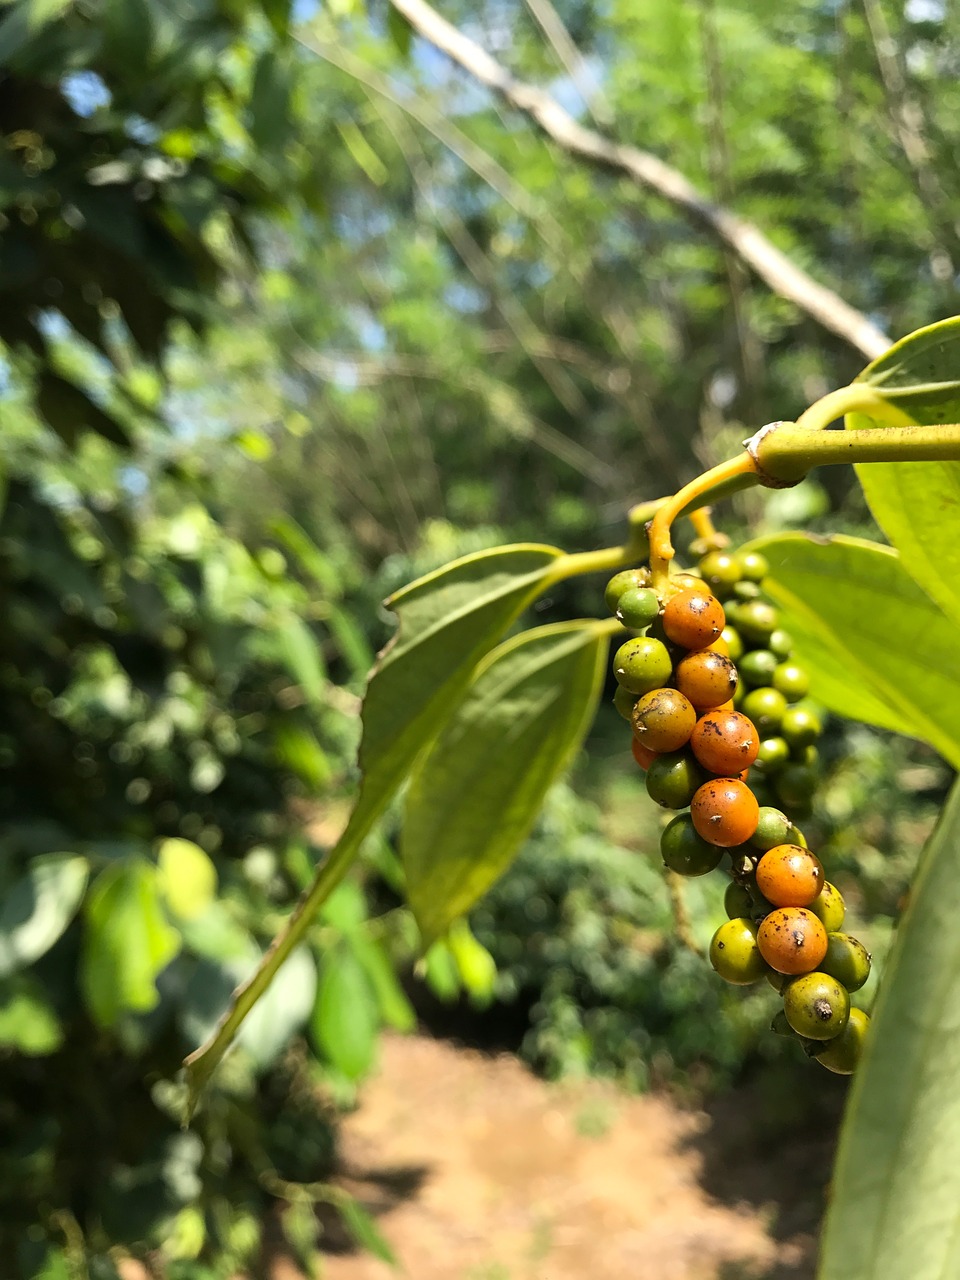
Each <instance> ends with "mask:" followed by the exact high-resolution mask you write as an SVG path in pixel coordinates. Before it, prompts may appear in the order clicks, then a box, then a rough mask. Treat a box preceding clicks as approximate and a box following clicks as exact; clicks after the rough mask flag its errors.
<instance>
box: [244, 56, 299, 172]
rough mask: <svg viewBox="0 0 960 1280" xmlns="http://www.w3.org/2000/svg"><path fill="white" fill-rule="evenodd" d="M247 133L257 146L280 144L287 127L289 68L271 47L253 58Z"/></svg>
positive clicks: (288, 125) (275, 146)
mask: <svg viewBox="0 0 960 1280" xmlns="http://www.w3.org/2000/svg"><path fill="white" fill-rule="evenodd" d="M250 115H251V121H250V136H251V137H252V138H253V140H254V142H255V143H256V144H257V146H258V147H261V148H263V149H264V150H274V149H276V148H278V147H281V146H282V145H283V143H284V141H285V139H286V137H287V134H288V133H289V130H290V68H289V64H288V63H287V62H286V60H285V59H282V58H279V57H278V56H277V54H276V53H274V52H273V51H272V50H268V51H267V52H266V53H264V54H262V55H261V57H260V59H259V61H258V62H257V70H256V72H255V73H254V77H253V90H252V92H251V94H250Z"/></svg>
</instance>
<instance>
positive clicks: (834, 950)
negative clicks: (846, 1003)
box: [820, 933, 870, 991]
mask: <svg viewBox="0 0 960 1280" xmlns="http://www.w3.org/2000/svg"><path fill="white" fill-rule="evenodd" d="M820 969H821V971H822V972H823V973H829V974H830V976H831V978H836V980H837V981H838V982H842V983H843V985H844V986H845V987H846V988H847V990H848V991H859V990H860V988H861V987H862V986H863V984H864V983H865V982H866V980H867V979H868V978H869V977H870V953H869V951H868V950H867V948H866V947H865V946H864V945H863V943H862V942H861V941H860V940H859V938H854V937H853V936H852V935H851V934H849V933H828V934H827V954H826V955H825V956H824V958H823V960H822V961H821V963H820Z"/></svg>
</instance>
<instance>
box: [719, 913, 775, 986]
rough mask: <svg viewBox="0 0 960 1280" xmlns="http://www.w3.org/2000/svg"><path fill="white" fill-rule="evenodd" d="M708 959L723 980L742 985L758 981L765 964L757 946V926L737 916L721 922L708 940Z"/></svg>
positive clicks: (765, 966) (765, 969) (765, 970)
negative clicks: (723, 922) (709, 940)
mask: <svg viewBox="0 0 960 1280" xmlns="http://www.w3.org/2000/svg"><path fill="white" fill-rule="evenodd" d="M710 963H711V964H712V965H713V967H714V969H715V970H716V971H717V973H718V974H719V975H720V977H721V978H723V980H724V981H725V982H732V983H733V984H734V985H735V986H738V987H745V986H748V985H749V984H750V983H751V982H758V981H759V980H760V978H762V977H763V976H764V974H765V973H766V972H767V964H766V961H765V960H764V959H763V956H761V954H760V948H759V947H758V946H757V926H756V925H755V924H754V922H753V921H752V920H748V919H747V918H746V917H744V916H740V917H738V918H737V919H735V920H728V921H727V922H726V923H725V924H722V925H721V926H720V928H719V929H718V930H717V931H716V933H715V934H714V935H713V938H712V939H711V942H710Z"/></svg>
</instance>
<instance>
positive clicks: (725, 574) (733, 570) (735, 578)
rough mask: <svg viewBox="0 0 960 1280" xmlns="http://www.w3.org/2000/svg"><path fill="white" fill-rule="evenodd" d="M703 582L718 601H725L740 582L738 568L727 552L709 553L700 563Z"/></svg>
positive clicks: (732, 557)
mask: <svg viewBox="0 0 960 1280" xmlns="http://www.w3.org/2000/svg"><path fill="white" fill-rule="evenodd" d="M700 573H701V575H702V577H703V580H704V582H706V584H707V586H709V587H710V589H711V590H712V591H713V594H714V595H715V596H716V597H717V599H718V600H725V599H726V598H727V596H729V595H730V594H731V592H732V591H733V588H734V587H735V586H736V584H737V583H738V582H739V581H740V577H741V573H740V566H739V564H738V563H737V561H736V559H735V557H734V556H732V555H730V553H729V552H727V551H710V552H708V553H707V555H705V556H704V557H703V559H702V560H701V561H700Z"/></svg>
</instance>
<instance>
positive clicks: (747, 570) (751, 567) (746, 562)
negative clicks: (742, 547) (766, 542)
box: [736, 551, 770, 582]
mask: <svg viewBox="0 0 960 1280" xmlns="http://www.w3.org/2000/svg"><path fill="white" fill-rule="evenodd" d="M736 560H737V564H738V565H739V566H740V572H741V573H742V574H743V576H744V577H745V578H746V579H747V581H748V582H762V581H763V580H764V578H765V577H766V576H767V574H768V573H769V572H770V566H769V564H768V563H767V558H766V556H763V555H761V554H760V552H759V551H740V552H738V553H737V556H736Z"/></svg>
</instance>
